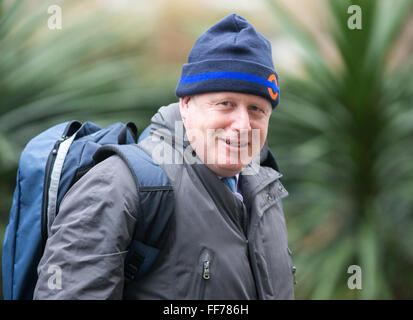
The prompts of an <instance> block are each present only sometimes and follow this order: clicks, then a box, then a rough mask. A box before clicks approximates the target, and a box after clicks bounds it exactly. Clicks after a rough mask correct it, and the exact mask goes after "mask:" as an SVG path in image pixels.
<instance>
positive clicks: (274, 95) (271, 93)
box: [268, 73, 278, 100]
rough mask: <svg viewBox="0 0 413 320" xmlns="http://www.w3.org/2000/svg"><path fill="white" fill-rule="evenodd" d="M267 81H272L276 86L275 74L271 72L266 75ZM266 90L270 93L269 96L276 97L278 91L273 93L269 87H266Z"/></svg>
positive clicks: (274, 98)
mask: <svg viewBox="0 0 413 320" xmlns="http://www.w3.org/2000/svg"><path fill="white" fill-rule="evenodd" d="M268 81H274V82H275V84H276V86H277V87H278V81H277V77H276V76H275V74H274V73H273V74H271V75H270V76H269V77H268ZM268 92H269V93H270V96H271V98H272V99H273V100H276V99H277V98H278V92H276V93H274V91H272V89H271V88H268Z"/></svg>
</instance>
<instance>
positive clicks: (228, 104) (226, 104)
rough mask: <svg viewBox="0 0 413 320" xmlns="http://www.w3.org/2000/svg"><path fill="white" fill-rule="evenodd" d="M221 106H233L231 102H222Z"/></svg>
mask: <svg viewBox="0 0 413 320" xmlns="http://www.w3.org/2000/svg"><path fill="white" fill-rule="evenodd" d="M220 104H222V105H223V106H230V105H231V102H229V101H222V102H220Z"/></svg>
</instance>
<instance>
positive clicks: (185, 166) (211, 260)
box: [34, 104, 294, 299]
mask: <svg viewBox="0 0 413 320" xmlns="http://www.w3.org/2000/svg"><path fill="white" fill-rule="evenodd" d="M179 120H181V118H180V114H179V108H178V105H177V104H172V105H169V106H167V107H162V108H161V109H160V110H159V111H158V113H157V114H156V115H155V116H154V117H153V118H152V124H151V134H150V135H149V136H148V137H147V138H146V139H144V140H143V141H141V142H140V143H139V145H140V147H141V148H142V149H143V150H145V151H146V152H147V153H148V154H152V153H151V152H153V150H155V149H156V148H157V147H159V144H160V143H163V144H167V145H168V148H169V149H170V150H173V151H176V150H186V148H187V147H188V145H189V144H188V142H187V141H184V142H183V143H182V144H181V145H179V143H180V142H178V141H176V140H175V139H174V138H173V137H174V133H175V121H179ZM159 132H163V133H162V135H163V136H165V132H169V133H170V134H171V136H169V138H167V139H165V138H163V139H162V140H161V139H157V138H159V136H158V137H156V136H157V135H159ZM164 150H166V149H164ZM268 157H270V155H269V154H268V149H266V147H265V148H264V149H263V151H262V152H261V157H260V159H261V164H262V165H261V166H260V168H259V172H258V173H257V174H243V172H242V173H241V180H240V181H241V188H242V193H243V196H244V202H242V201H240V200H239V199H238V198H237V197H235V196H234V195H233V194H232V192H231V191H230V190H229V189H228V188H227V187H226V186H225V185H224V184H223V183H222V182H221V181H220V180H219V179H218V177H217V176H216V175H215V174H214V173H213V172H212V171H210V170H209V169H208V168H207V167H206V166H205V165H203V164H200V163H196V164H193V163H188V162H187V161H186V160H185V159H186V158H184V161H183V163H175V164H165V163H159V161H158V163H159V165H160V166H161V167H162V169H163V170H164V172H165V173H166V175H167V176H168V178H169V180H170V183H171V185H172V187H173V189H174V195H175V196H174V197H175V200H174V202H175V203H174V205H175V212H174V215H173V217H172V220H171V222H170V226H169V233H168V235H167V240H166V242H165V245H164V246H163V248H162V251H161V253H160V255H159V257H158V259H157V260H156V262H155V264H154V265H153V266H152V270H151V271H150V273H148V274H147V275H146V276H144V277H143V278H141V279H137V280H135V281H133V282H131V283H128V284H126V283H125V281H124V277H123V270H124V260H125V257H126V254H127V249H128V245H129V243H130V241H131V238H132V235H133V231H134V228H135V222H136V218H137V216H138V215H139V214H142V213H141V212H139V208H138V207H137V203H138V193H137V191H136V187H135V183H134V180H133V179H132V177H131V175H130V171H129V169H128V168H127V167H126V165H125V164H124V162H123V161H122V160H121V159H120V158H119V157H117V156H112V157H110V158H108V159H107V160H105V161H103V162H101V163H100V164H98V165H96V166H95V167H93V168H92V169H91V170H90V171H89V172H88V173H87V174H86V175H85V176H83V177H82V178H81V179H80V180H79V181H78V182H77V183H76V184H75V185H73V187H72V188H71V189H70V190H69V191H68V192H67V194H66V195H65V198H64V199H63V200H62V203H61V206H60V210H59V214H58V215H57V217H56V219H55V221H54V224H53V226H52V230H51V235H50V237H49V239H48V240H47V243H46V248H45V252H44V255H43V257H42V259H41V261H40V264H39V267H38V274H39V279H38V282H37V285H36V289H35V293H34V298H35V299H122V298H125V299H293V298H294V290H293V289H294V288H293V287H294V275H293V265H292V259H291V251H290V250H289V249H288V244H287V230H286V224H285V219H284V213H283V209H282V204H281V199H282V198H283V197H285V196H286V195H287V194H288V193H287V191H286V190H285V188H284V187H283V186H282V184H281V182H280V180H279V179H280V177H281V174H280V173H279V172H277V171H276V170H275V169H274V168H272V167H271V166H266V165H264V164H266V163H270V162H269V161H266V160H267V158H268ZM138 179H139V178H138ZM154 205H156V204H154ZM143 214H144V213H143ZM56 270H58V272H57V273H56ZM57 277H59V279H58V278H57ZM59 281H60V282H59Z"/></svg>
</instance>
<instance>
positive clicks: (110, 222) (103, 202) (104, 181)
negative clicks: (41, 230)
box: [34, 156, 138, 299]
mask: <svg viewBox="0 0 413 320" xmlns="http://www.w3.org/2000/svg"><path fill="white" fill-rule="evenodd" d="M137 203H138V193H137V190H136V187H135V183H134V181H133V178H132V176H131V175H130V171H129V169H128V168H127V166H126V164H124V163H123V161H122V160H121V159H120V158H119V157H118V156H112V157H110V158H108V159H106V160H105V161H103V162H101V163H100V164H98V165H96V166H95V167H93V168H92V169H91V170H90V171H89V172H88V173H87V174H85V176H83V177H82V178H81V179H80V180H79V181H78V182H76V183H75V184H74V185H73V186H72V188H70V190H69V191H68V193H67V194H66V195H65V197H64V199H63V200H62V202H61V205H60V210H59V213H58V215H57V217H56V219H55V221H54V223H53V225H52V229H51V235H50V236H49V238H48V240H47V243H46V247H45V252H44V254H43V257H42V259H41V261H40V263H39V266H38V275H39V278H38V281H37V284H36V288H35V292H34V299H121V298H122V294H123V286H124V277H123V272H124V260H125V257H126V253H127V247H128V245H129V243H130V241H131V239H132V235H133V231H134V228H135V222H136V214H137Z"/></svg>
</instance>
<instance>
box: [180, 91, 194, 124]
mask: <svg viewBox="0 0 413 320" xmlns="http://www.w3.org/2000/svg"><path fill="white" fill-rule="evenodd" d="M189 100H191V97H189V96H186V97H182V98H180V99H179V111H180V113H181V118H182V121H183V122H184V123H185V122H186V119H187V118H188V112H189Z"/></svg>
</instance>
